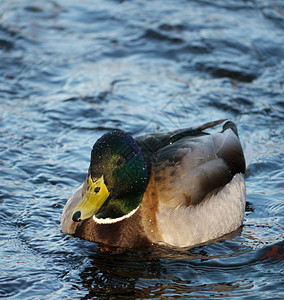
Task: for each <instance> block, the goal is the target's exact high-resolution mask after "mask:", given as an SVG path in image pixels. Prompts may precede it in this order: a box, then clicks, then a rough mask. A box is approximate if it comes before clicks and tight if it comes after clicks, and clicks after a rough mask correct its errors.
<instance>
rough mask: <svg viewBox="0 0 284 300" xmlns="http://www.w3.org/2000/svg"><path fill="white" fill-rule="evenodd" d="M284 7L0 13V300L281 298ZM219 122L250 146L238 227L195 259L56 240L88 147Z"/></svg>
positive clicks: (208, 5) (37, 8) (39, 7)
mask: <svg viewBox="0 0 284 300" xmlns="http://www.w3.org/2000/svg"><path fill="white" fill-rule="evenodd" d="M283 45H284V5H283V1H282V0H279V1H277V0H271V1H266V0H255V1H252V0H251V1H225V0H218V1H214V2H213V1H205V0H204V1H185V0H184V1H183V0H178V1H161V0H160V1H139V0H137V1H114V0H112V1H111V0H106V1H91V0H81V1H74V0H66V1H63V0H62V1H28V0H21V1H16V0H10V1H1V3H0V53H1V54H0V55H1V56H0V70H1V71H0V74H1V76H0V178H1V179H0V207H1V210H0V216H1V226H0V243H1V250H0V253H1V255H0V257H1V259H0V263H1V265H0V296H1V297H10V298H11V299H80V298H82V299H90V298H93V297H98V298H115V299H116V298H119V297H120V298H122V297H124V298H131V299H132V298H140V299H142V298H167V297H169V298H179V297H182V298H227V297H230V299H231V298H237V299H240V298H244V299H254V298H258V299H268V298H273V299H280V298H283V297H284V288H283V286H284V285H283V281H284V267H283V247H284V245H283V227H284V221H283V213H284V208H283V207H284V206H283V189H284V184H283V174H284V172H283V159H284V155H283V152H284V151H283V119H284V96H283V93H284V76H283V70H284V60H283V58H284V48H283ZM220 118H229V119H232V120H234V121H236V122H237V123H238V127H239V133H240V135H241V137H242V138H243V140H245V141H249V143H250V145H251V146H252V147H253V160H252V162H251V164H250V166H249V168H248V171H247V178H246V184H247V206H246V213H245V220H244V226H243V227H242V228H241V229H240V230H239V231H237V232H235V233H233V234H230V235H227V236H226V237H224V238H222V239H219V240H217V241H215V242H214V243H211V244H208V245H204V246H201V247H197V248H194V249H184V250H173V249H167V248H162V247H153V249H151V250H150V251H148V252H145V253H144V252H136V253H135V252H134V253H133V252H131V251H127V252H122V253H104V252H102V251H101V250H100V249H99V248H98V245H96V244H95V243H89V242H86V241H82V240H79V239H77V238H73V237H70V236H67V235H64V234H62V233H61V232H60V217H61V212H62V209H63V207H64V204H65V202H66V199H67V198H68V197H69V196H70V195H71V194H72V193H73V192H74V190H75V189H76V188H77V187H78V186H79V185H80V184H81V182H82V181H83V180H84V177H85V174H86V171H87V168H88V163H89V155H90V150H91V147H92V145H93V143H94V141H95V140H96V139H97V138H98V137H100V136H101V135H102V134H103V133H104V132H106V131H107V130H109V129H112V128H120V129H124V130H126V131H128V132H130V133H132V134H133V135H139V134H143V133H146V132H152V131H162V130H169V129H176V128H181V127H183V126H190V125H195V124H202V123H203V122H207V121H211V120H215V119H220Z"/></svg>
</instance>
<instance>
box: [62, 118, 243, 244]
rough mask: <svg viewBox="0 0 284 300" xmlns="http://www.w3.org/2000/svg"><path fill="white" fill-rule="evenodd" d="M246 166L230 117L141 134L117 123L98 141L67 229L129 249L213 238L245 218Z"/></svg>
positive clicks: (68, 211) (65, 219) (67, 213)
mask: <svg viewBox="0 0 284 300" xmlns="http://www.w3.org/2000/svg"><path fill="white" fill-rule="evenodd" d="M220 124H223V125H222V126H221V125H220ZM218 126H219V127H220V129H219V130H218ZM213 127H214V128H213ZM211 128H213V129H211ZM208 130H213V133H211V134H210V133H208ZM245 171H246V162H245V156H244V151H243V148H242V145H241V142H240V139H239V134H238V130H237V126H236V124H235V123H234V122H232V121H228V120H217V121H212V122H208V123H205V124H203V125H200V126H194V127H188V128H184V129H177V130H174V131H168V132H157V133H148V134H145V135H142V136H138V137H136V138H133V137H132V136H131V135H130V134H128V133H126V132H124V131H123V130H119V129H115V130H112V131H110V132H107V133H105V134H104V135H103V136H102V137H100V138H99V139H98V140H97V141H96V142H95V144H94V146H93V148H92V150H91V159H90V165H89V169H88V173H87V176H86V179H85V181H84V182H83V183H82V184H81V186H80V187H79V188H78V189H77V190H76V191H75V192H74V194H73V195H72V196H71V197H70V198H69V200H68V201H67V203H66V205H65V207H64V209H63V212H62V218H61V231H62V232H63V233H66V234H70V235H73V236H75V237H79V238H81V239H84V240H87V241H90V242H96V243H98V244H102V245H106V246H110V247H118V248H124V249H125V248H126V249H137V248H143V247H147V246H150V245H155V244H156V245H166V246H169V247H175V248H185V247H187V248H190V247H195V246H197V245H201V244H204V243H209V242H211V241H214V240H216V239H217V238H220V237H222V236H224V235H225V234H228V233H231V232H233V231H235V230H237V229H238V228H239V227H240V226H241V225H242V222H243V219H244V211H245V203H246V190H245V179H244V173H245Z"/></svg>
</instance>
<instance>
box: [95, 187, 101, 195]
mask: <svg viewBox="0 0 284 300" xmlns="http://www.w3.org/2000/svg"><path fill="white" fill-rule="evenodd" d="M100 190H101V188H100V187H99V186H97V187H96V188H95V189H94V192H95V193H96V194H97V193H98V192H99V191H100Z"/></svg>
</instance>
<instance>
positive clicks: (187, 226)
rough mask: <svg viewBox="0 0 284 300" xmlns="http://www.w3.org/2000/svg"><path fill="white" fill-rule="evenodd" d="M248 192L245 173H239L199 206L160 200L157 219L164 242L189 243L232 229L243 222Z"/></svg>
mask: <svg viewBox="0 0 284 300" xmlns="http://www.w3.org/2000/svg"><path fill="white" fill-rule="evenodd" d="M245 202H246V192H245V182H244V176H243V175H242V174H236V175H235V176H234V177H233V179H232V180H231V181H230V182H229V183H228V184H227V185H226V186H225V187H224V188H223V189H222V190H221V191H220V192H219V193H218V194H216V195H214V196H212V197H210V198H209V199H207V200H206V201H204V202H203V203H201V204H199V205H196V206H190V207H186V206H179V207H176V208H173V207H170V206H167V205H165V204H161V205H160V206H159V211H158V213H157V222H158V228H159V231H160V234H161V236H162V241H157V242H162V243H166V244H170V245H172V246H175V247H189V246H194V245H197V244H200V243H204V242H207V241H209V240H212V239H215V238H218V237H220V236H222V235H224V234H226V233H229V232H232V231H234V230H236V229H237V228H239V227H240V226H241V224H242V221H243V218H244V211H245Z"/></svg>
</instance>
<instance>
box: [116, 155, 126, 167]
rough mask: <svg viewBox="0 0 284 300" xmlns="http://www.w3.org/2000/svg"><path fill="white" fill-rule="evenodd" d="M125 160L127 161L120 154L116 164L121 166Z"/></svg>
mask: <svg viewBox="0 0 284 300" xmlns="http://www.w3.org/2000/svg"><path fill="white" fill-rule="evenodd" d="M124 161H125V159H124V158H123V157H122V156H120V157H119V158H118V159H117V161H116V165H117V166H118V167H119V166H122V165H123V164H124Z"/></svg>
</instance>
